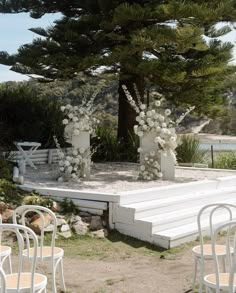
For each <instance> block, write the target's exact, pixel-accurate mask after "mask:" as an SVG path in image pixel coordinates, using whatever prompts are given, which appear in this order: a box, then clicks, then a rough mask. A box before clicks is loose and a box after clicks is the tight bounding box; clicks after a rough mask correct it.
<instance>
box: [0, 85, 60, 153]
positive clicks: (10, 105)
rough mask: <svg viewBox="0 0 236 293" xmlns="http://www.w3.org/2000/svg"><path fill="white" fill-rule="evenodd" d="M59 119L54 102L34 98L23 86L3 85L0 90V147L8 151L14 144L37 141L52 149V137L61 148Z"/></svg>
mask: <svg viewBox="0 0 236 293" xmlns="http://www.w3.org/2000/svg"><path fill="white" fill-rule="evenodd" d="M62 115H63V114H62V113H61V111H60V104H59V103H58V102H57V100H56V99H52V98H51V99H48V98H43V97H41V98H38V97H37V96H36V95H35V93H34V92H33V90H32V89H29V88H28V87H27V86H25V85H15V86H14V85H12V84H10V85H7V84H3V85H1V86H0V136H1V142H0V146H1V147H3V148H5V149H9V148H10V147H11V149H12V147H13V142H14V141H37V142H41V143H42V146H43V147H45V148H48V147H52V146H54V141H53V135H56V136H57V138H58V139H59V141H60V143H62V144H63V142H64V139H63V132H64V127H63V125H62V119H63V118H62ZM9 146H10V147H9Z"/></svg>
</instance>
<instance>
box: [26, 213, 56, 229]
mask: <svg viewBox="0 0 236 293" xmlns="http://www.w3.org/2000/svg"><path fill="white" fill-rule="evenodd" d="M43 216H44V228H46V227H47V226H48V225H49V224H50V223H51V216H50V215H49V214H47V213H43ZM42 224H43V221H42V219H41V218H40V215H39V214H36V215H35V216H33V218H32V219H31V221H30V228H31V229H32V230H33V231H34V232H35V233H36V234H40V233H41V230H42V228H43V227H42Z"/></svg>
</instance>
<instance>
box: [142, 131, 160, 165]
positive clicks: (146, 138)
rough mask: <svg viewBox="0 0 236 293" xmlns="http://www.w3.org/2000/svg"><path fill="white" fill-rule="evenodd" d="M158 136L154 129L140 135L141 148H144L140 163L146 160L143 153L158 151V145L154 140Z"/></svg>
mask: <svg viewBox="0 0 236 293" xmlns="http://www.w3.org/2000/svg"><path fill="white" fill-rule="evenodd" d="M156 136H157V134H156V133H155V132H154V131H151V132H148V133H145V134H144V135H143V136H142V137H140V148H141V149H142V152H141V153H140V164H142V163H143V162H144V156H143V154H146V153H150V152H151V151H156V148H157V145H156V144H155V142H154V140H155V137H156Z"/></svg>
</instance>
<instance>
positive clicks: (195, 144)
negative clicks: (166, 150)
mask: <svg viewBox="0 0 236 293" xmlns="http://www.w3.org/2000/svg"><path fill="white" fill-rule="evenodd" d="M176 153H177V162H178V163H205V162H206V151H204V150H201V149H200V141H199V139H198V138H197V137H195V136H194V135H182V136H181V137H180V142H179V145H178V147H177V148H176Z"/></svg>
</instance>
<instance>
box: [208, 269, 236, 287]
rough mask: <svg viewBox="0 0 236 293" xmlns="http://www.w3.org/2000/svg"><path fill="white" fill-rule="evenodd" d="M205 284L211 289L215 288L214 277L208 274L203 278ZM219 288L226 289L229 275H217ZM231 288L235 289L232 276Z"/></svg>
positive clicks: (235, 285)
mask: <svg viewBox="0 0 236 293" xmlns="http://www.w3.org/2000/svg"><path fill="white" fill-rule="evenodd" d="M204 281H205V283H206V284H207V285H208V286H210V287H212V288H215V287H216V275H215V274H210V275H207V276H205V277H204ZM219 286H220V288H221V289H224V288H228V286H229V273H220V274H219ZM233 286H234V287H236V276H234V281H233Z"/></svg>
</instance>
